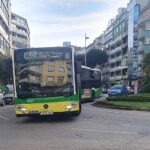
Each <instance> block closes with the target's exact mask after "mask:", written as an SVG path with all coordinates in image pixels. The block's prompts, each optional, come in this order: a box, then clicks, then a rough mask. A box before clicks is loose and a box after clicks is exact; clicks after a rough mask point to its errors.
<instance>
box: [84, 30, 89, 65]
mask: <svg viewBox="0 0 150 150" xmlns="http://www.w3.org/2000/svg"><path fill="white" fill-rule="evenodd" d="M87 39H89V37H87V36H86V33H85V66H86V50H87V49H86V40H87Z"/></svg>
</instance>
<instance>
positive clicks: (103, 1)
mask: <svg viewBox="0 0 150 150" xmlns="http://www.w3.org/2000/svg"><path fill="white" fill-rule="evenodd" d="M128 2H129V0H11V5H12V8H11V9H12V12H14V13H16V14H18V15H20V16H22V17H24V18H26V19H27V21H28V24H29V28H30V37H31V47H51V46H62V43H63V42H64V41H70V42H71V44H72V45H76V46H84V36H85V33H86V35H87V36H88V37H89V39H88V40H87V45H88V44H90V43H92V42H93V40H94V39H95V38H96V37H98V36H99V35H101V34H102V32H103V31H104V30H105V29H106V27H107V25H108V21H109V20H110V19H111V18H114V17H115V16H116V15H117V11H118V8H119V7H126V6H127V3H128Z"/></svg>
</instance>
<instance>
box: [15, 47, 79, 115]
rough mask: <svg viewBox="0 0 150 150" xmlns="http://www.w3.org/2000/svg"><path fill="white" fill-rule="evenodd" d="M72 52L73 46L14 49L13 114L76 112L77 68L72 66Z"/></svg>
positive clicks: (77, 92) (77, 93)
mask: <svg viewBox="0 0 150 150" xmlns="http://www.w3.org/2000/svg"><path fill="white" fill-rule="evenodd" d="M74 55H75V53H74V49H73V48H66V47H49V48H27V49H17V50H14V54H13V75H14V85H15V86H14V87H15V112H16V116H17V117H22V116H43V115H53V114H57V113H70V114H72V115H74V116H78V115H79V114H80V112H81V103H80V94H79V93H80V89H79V86H78V84H80V70H81V68H80V67H79V69H78V67H76V66H79V65H76V64H75V61H74ZM78 70H79V71H78ZM77 80H78V81H77Z"/></svg>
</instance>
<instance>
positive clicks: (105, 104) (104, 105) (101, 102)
mask: <svg viewBox="0 0 150 150" xmlns="http://www.w3.org/2000/svg"><path fill="white" fill-rule="evenodd" d="M91 105H92V106H95V107H101V108H108V109H118V110H128V111H132V110H133V111H145V112H150V110H143V109H132V108H129V107H119V106H114V105H111V104H107V103H106V102H104V101H98V102H95V103H93V104H91Z"/></svg>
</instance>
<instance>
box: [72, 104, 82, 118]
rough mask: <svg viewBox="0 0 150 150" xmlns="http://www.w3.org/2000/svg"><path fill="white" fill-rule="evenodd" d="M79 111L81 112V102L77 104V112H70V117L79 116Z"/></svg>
mask: <svg viewBox="0 0 150 150" xmlns="http://www.w3.org/2000/svg"><path fill="white" fill-rule="evenodd" d="M81 110H82V107H81V102H79V110H78V111H76V112H72V115H73V116H79V115H80V113H81Z"/></svg>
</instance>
